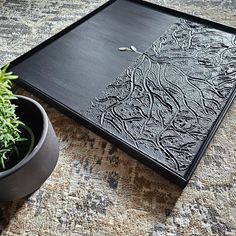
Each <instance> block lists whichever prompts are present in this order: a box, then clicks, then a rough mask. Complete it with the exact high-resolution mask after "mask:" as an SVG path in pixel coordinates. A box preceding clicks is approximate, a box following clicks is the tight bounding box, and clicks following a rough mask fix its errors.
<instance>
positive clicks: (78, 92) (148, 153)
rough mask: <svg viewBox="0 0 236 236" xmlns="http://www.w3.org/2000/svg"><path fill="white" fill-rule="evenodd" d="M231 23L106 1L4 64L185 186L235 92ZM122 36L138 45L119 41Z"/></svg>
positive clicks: (125, 1) (60, 105)
mask: <svg viewBox="0 0 236 236" xmlns="http://www.w3.org/2000/svg"><path fill="white" fill-rule="evenodd" d="M202 24H203V25H202ZM235 32H236V31H235V29H232V28H230V27H226V26H222V25H219V24H216V23H213V22H210V21H206V20H202V19H199V18H197V17H193V16H189V15H187V14H183V13H179V12H176V11H173V10H169V9H166V8H163V7H159V6H156V5H153V4H150V3H146V2H141V1H132V0H131V1H129V0H117V1H110V2H109V3H107V4H105V5H103V6H102V7H100V8H99V9H97V10H96V11H95V12H93V13H91V14H89V15H88V16H86V17H85V18H83V19H82V20H79V21H78V22H76V23H75V24H73V25H72V26H70V27H68V28H67V29H65V30H64V31H62V32H60V33H59V34H57V35H55V36H54V37H52V38H51V39H49V40H47V41H46V42H45V43H43V44H41V45H39V46H38V47H37V48H35V49H33V50H31V51H30V52H29V53H26V54H25V55H23V56H22V57H20V58H18V59H16V60H15V61H14V62H12V64H11V66H12V68H11V69H12V70H13V71H14V72H15V73H16V74H18V75H19V76H20V77H21V80H20V82H21V83H22V84H23V85H25V86H27V87H28V88H30V89H31V90H32V91H34V92H37V94H38V95H41V97H43V98H44V99H46V100H47V101H48V102H50V103H53V104H54V105H56V106H57V107H58V108H59V109H61V110H62V111H64V112H65V113H66V114H68V115H71V116H72V117H74V118H75V119H77V120H79V121H80V122H82V123H83V124H85V125H86V126H87V127H89V128H91V129H92V130H94V131H95V132H97V133H98V134H100V135H102V136H104V137H105V138H107V139H108V140H110V141H112V142H114V143H116V144H117V145H118V146H119V147H121V148H123V149H124V150H125V151H127V152H129V153H130V154H132V155H133V156H134V157H136V158H137V159H138V160H140V161H142V162H144V163H145V164H147V165H149V166H150V167H151V168H153V169H155V170H157V171H158V172H159V173H161V174H163V175H165V176H166V177H168V178H169V179H170V180H172V181H173V182H175V183H177V184H179V185H180V186H185V185H186V184H187V182H188V180H189V179H190V177H191V175H192V173H193V171H194V170H195V168H196V166H197V164H198V162H199V160H200V158H201V156H202V155H203V153H204V151H205V149H206V147H207V145H208V143H209V142H210V139H211V138H212V136H213V134H214V132H215V131H216V129H217V127H218V125H219V123H220V121H221V120H222V118H223V115H224V113H225V112H226V110H227V109H228V107H229V105H230V103H231V102H232V100H233V97H234V95H235V83H236V59H235V53H236V49H235V48H236V42H235ZM130 45H134V46H135V47H136V48H137V50H138V52H134V51H136V50H135V49H134V48H133V51H132V50H131V51H128V52H120V51H119V50H118V48H120V47H123V46H128V47H129V46H130Z"/></svg>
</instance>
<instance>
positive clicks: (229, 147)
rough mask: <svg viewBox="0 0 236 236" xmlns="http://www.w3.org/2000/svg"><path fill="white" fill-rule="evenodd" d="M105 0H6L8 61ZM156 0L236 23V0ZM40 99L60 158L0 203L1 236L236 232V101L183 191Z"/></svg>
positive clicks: (3, 20)
mask: <svg viewBox="0 0 236 236" xmlns="http://www.w3.org/2000/svg"><path fill="white" fill-rule="evenodd" d="M103 2H105V1H103V0H95V1H92V0H86V1H79V0H77V1H76V0H60V1H59V0H41V1H36V0H21V1H17V0H0V9H1V13H0V65H1V66H2V65H4V64H6V63H7V62H10V61H11V60H13V59H14V58H16V57H17V56H19V55H21V54H23V53H25V52H26V51H27V50H29V49H31V48H32V47H34V46H36V45H37V44H38V43H40V42H42V41H44V40H45V39H46V38H48V37H50V36H51V35H53V34H55V33H56V32H58V31H60V30H61V29H63V28H64V27H65V26H67V25H69V24H71V23H72V22H74V21H76V20H77V19H79V18H81V17H82V16H83V15H85V14H87V13H88V12H90V11H91V10H93V9H95V8H96V7H98V6H99V5H101V4H102V3H103ZM151 2H155V3H158V4H160V5H163V6H167V7H172V8H175V9H178V10H181V11H185V12H188V13H191V14H196V15H200V16H202V17H205V18H208V19H212V20H215V21H218V22H221V23H225V24H228V25H231V26H234V27H236V15H235V11H236V2H235V0H228V1H226V0H225V1H220V0H207V1H204V0H198V1H194V0H179V1H177V0H152V1H151ZM21 92H22V93H23V94H27V95H28V96H33V95H32V94H29V93H27V92H26V91H21ZM36 99H37V98H36ZM40 102H41V103H42V104H43V106H44V107H45V109H46V111H47V113H48V115H49V117H50V119H51V121H52V123H53V125H54V127H55V130H56V133H57V135H58V138H59V141H60V157H59V163H58V165H57V167H56V169H55V171H54V173H53V175H52V176H51V177H50V178H49V179H48V181H46V183H45V184H44V185H43V186H42V187H41V188H40V189H39V190H38V191H36V192H35V193H34V194H33V195H31V196H30V197H29V198H28V199H22V200H20V201H18V202H14V203H8V204H0V234H1V235H157V236H159V235H170V236H171V235H232V236H233V235H236V171H235V167H236V149H235V144H236V123H235V120H236V103H235V102H234V103H233V105H232V106H231V108H230V110H229V112H228V113H227V115H226V117H225V119H224V121H223V123H222V125H221V127H220V128H219V130H218V132H217V134H216V135H215V137H214V139H213V140H212V142H211V144H210V146H209V147H208V149H207V151H206V153H205V155H204V156H203V159H202V161H201V163H200V165H199V166H198V168H197V170H196V171H195V174H194V175H193V177H192V179H191V181H190V183H189V184H188V186H187V187H186V188H185V189H184V190H183V191H181V189H179V188H178V187H177V186H175V185H173V184H171V183H170V182H169V181H167V180H165V179H164V178H163V177H161V176H159V175H158V174H157V173H155V172H153V171H152V170H150V169H149V168H147V167H145V166H144V165H142V164H140V163H139V162H137V161H135V160H134V159H133V158H132V157H130V156H128V155H127V154H125V153H124V152H123V151H121V150H119V149H117V148H116V147H115V146H113V145H111V144H110V143H109V142H107V141H105V140H103V139H102V138H100V137H98V136H97V135H95V134H93V133H92V132H91V131H89V130H87V129H85V128H84V127H83V126H81V125H79V124H78V123H76V122H75V121H73V120H71V119H69V118H68V117H66V116H65V115H63V114H61V113H60V112H58V111H56V110H55V109H54V108H52V107H50V106H49V105H47V104H46V103H44V102H42V101H40Z"/></svg>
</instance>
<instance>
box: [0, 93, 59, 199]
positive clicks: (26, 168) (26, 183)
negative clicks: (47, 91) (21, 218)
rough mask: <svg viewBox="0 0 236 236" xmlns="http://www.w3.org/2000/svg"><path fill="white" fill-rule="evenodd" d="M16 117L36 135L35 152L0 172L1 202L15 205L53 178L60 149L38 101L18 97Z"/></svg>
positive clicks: (15, 102)
mask: <svg viewBox="0 0 236 236" xmlns="http://www.w3.org/2000/svg"><path fill="white" fill-rule="evenodd" d="M14 104H16V105H17V108H16V114H17V116H19V118H20V120H21V121H22V122H24V123H25V124H26V125H27V126H28V127H30V129H31V130H32V132H33V133H34V135H35V147H34V149H33V150H32V152H31V153H30V154H29V155H28V156H26V157H25V158H24V159H22V160H21V161H20V162H19V163H18V164H17V165H15V166H14V167H12V168H11V169H8V170H6V171H3V172H0V201H14V200H17V199H20V198H22V197H25V196H27V195H29V194H31V193H32V192H34V191H35V190H37V189H38V188H39V187H40V186H41V185H42V184H43V183H44V182H45V181H46V179H47V178H48V177H49V176H50V175H51V173H52V171H53V169H54V168H55V166H56V163H57V160H58V156H59V145H58V141H57V137H56V134H55V132H54V130H53V127H52V125H51V122H50V121H49V119H48V117H47V114H46V112H45V111H44V109H43V108H42V106H41V105H40V104H39V103H37V102H36V101H34V100H32V99H30V98H27V97H24V96H18V99H17V100H15V101H14Z"/></svg>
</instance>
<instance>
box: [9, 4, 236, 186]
mask: <svg viewBox="0 0 236 236" xmlns="http://www.w3.org/2000/svg"><path fill="white" fill-rule="evenodd" d="M180 17H181V18H185V19H190V20H193V21H197V22H199V23H205V24H207V25H210V26H211V27H215V28H218V29H221V30H224V31H227V32H231V33H234V34H235V32H236V31H235V30H234V29H232V28H230V27H226V26H222V25H220V24H216V23H213V22H210V21H206V20H202V19H200V18H197V17H192V16H189V15H187V14H184V13H179V12H177V11H174V10H170V9H166V8H164V7H159V6H156V5H154V4H150V3H146V2H142V1H138V0H136V1H135V0H117V1H110V2H109V3H107V4H105V5H104V6H102V7H101V8H99V9H97V10H96V11H95V12H93V13H91V14H89V15H88V16H86V17H85V18H83V19H82V20H80V21H78V22H76V23H75V24H73V25H72V26H70V27H68V28H67V29H65V30H64V31H62V32H61V33H59V34H57V35H55V36H54V37H53V38H51V39H49V40H47V41H46V42H45V43H43V44H41V45H39V46H38V47H37V48H35V49H33V50H31V51H30V52H29V53H27V54H25V55H24V56H22V57H20V58H18V59H16V60H15V61H14V62H13V63H12V70H13V71H14V73H16V74H18V75H20V77H21V83H22V84H23V85H25V86H27V87H28V88H30V89H31V90H32V91H34V92H36V93H37V94H38V95H40V96H41V97H43V98H45V99H46V100H47V101H48V102H50V103H52V104H54V105H56V106H57V107H58V108H59V109H60V110H62V111H63V112H65V113H66V114H68V115H70V116H72V117H74V118H75V119H77V120H79V121H80V122H82V123H83V124H85V125H86V126H87V127H89V128H91V129H92V130H94V131H95V132H97V133H98V134H100V135H102V136H104V137H105V138H107V139H108V140H109V141H112V142H114V143H116V144H117V145H118V146H119V147H121V148H123V149H124V150H125V151H127V152H128V153H130V154H132V155H134V156H135V157H136V158H137V159H139V160H140V161H143V162H144V163H145V164H147V165H149V166H150V167H151V168H153V169H155V170H157V171H158V172H159V173H161V174H163V175H165V176H166V177H168V178H169V179H171V180H172V181H173V182H175V183H177V184H179V185H180V186H185V185H186V184H187V182H188V180H189V178H190V177H191V175H192V173H193V171H194V169H195V168H196V165H197V163H198V162H199V160H200V158H201V156H202V154H203V152H204V150H205V149H206V147H207V144H208V143H209V141H210V139H211V137H212V135H213V134H214V132H215V130H216V128H217V126H218V125H219V123H220V121H221V119H222V118H223V115H224V113H225V111H226V110H227V108H228V106H229V105H230V103H231V101H232V100H233V97H234V95H235V92H233V93H232V94H231V96H230V98H229V99H228V100H227V103H226V105H225V106H224V108H222V112H221V114H220V116H219V117H218V119H217V121H216V122H215V124H214V126H213V127H212V129H211V131H210V132H209V133H208V135H207V138H206V139H205V142H204V144H203V145H202V146H201V148H200V149H199V152H198V154H197V155H196V157H195V158H194V160H193V161H192V165H191V166H190V167H189V169H188V174H187V175H185V176H184V177H183V176H181V175H178V174H176V172H174V171H172V170H171V169H169V168H167V167H166V166H165V165H162V164H161V163H158V162H156V161H153V159H152V158H150V156H149V155H148V154H144V153H143V152H140V150H138V149H136V148H133V147H132V145H130V144H129V143H128V142H127V140H126V139H122V138H120V137H118V136H117V135H114V134H113V133H110V132H109V131H108V130H107V129H106V128H105V127H101V126H100V125H99V124H98V123H96V121H93V120H91V119H89V117H86V116H84V111H85V110H86V109H87V107H89V105H90V102H91V100H92V99H93V98H94V97H96V96H98V95H99V94H100V93H101V91H102V90H104V89H105V87H106V86H107V85H108V84H111V83H112V82H113V81H114V80H115V78H116V77H118V75H120V74H121V73H122V71H124V70H125V69H126V68H127V66H129V65H130V64H132V63H133V62H134V61H136V59H137V58H138V55H137V54H134V53H133V54H132V53H124V52H119V51H118V48H119V47H122V46H130V45H135V46H136V47H137V48H138V50H139V51H142V52H143V51H145V50H146V49H147V48H149V47H150V45H151V44H152V43H153V42H154V41H155V40H157V39H158V38H159V37H160V36H161V35H162V34H163V33H164V32H165V31H166V30H167V29H168V28H169V27H170V26H171V25H172V24H173V23H175V22H177V21H178V20H179V18H180Z"/></svg>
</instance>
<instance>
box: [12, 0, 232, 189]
mask: <svg viewBox="0 0 236 236" xmlns="http://www.w3.org/2000/svg"><path fill="white" fill-rule="evenodd" d="M117 1H128V2H133V3H136V4H139V5H141V6H143V7H148V8H151V9H154V10H157V11H159V12H162V13H165V14H169V15H173V16H176V17H180V18H184V19H188V20H191V21H194V22H197V23H201V24H206V25H208V26H211V27H213V28H216V29H219V30H221V31H224V32H228V33H232V34H236V29H235V28H233V27H230V26H227V25H223V24H220V23H217V22H214V21H211V20H208V19H203V18H200V17H198V16H193V15H191V14H187V13H184V12H180V11H177V10H174V9H170V8H167V7H164V6H160V5H157V4H154V3H150V2H146V1H142V0H110V1H108V2H106V3H104V4H103V5H101V6H100V7H98V8H97V9H95V10H94V11H92V12H90V13H89V14H87V15H85V16H84V17H82V18H81V19H79V20H77V21H76V22H74V23H72V24H71V25H69V26H67V27H66V28H65V29H63V30H62V31H60V32H58V33H57V34H55V35H53V36H52V37H50V38H48V39H47V40H45V41H44V42H42V43H40V44H39V45H37V46H36V47H34V48H32V49H31V50H29V51H28V52H26V53H25V54H23V55H21V56H19V57H18V58H16V59H15V60H13V61H12V62H11V63H10V67H9V69H11V68H13V67H14V66H16V65H17V64H20V63H21V62H22V61H24V60H25V59H27V58H29V57H30V56H32V55H33V54H35V53H36V52H38V51H40V50H41V49H43V48H45V47H47V46H48V45H49V44H51V43H53V42H54V41H56V40H57V39H59V38H60V37H62V36H63V35H65V34H66V33H68V32H70V31H71V30H72V29H74V28H76V27H77V26H79V25H80V24H82V23H83V22H85V21H87V20H88V19H90V18H91V17H93V16H94V15H96V14H98V13H99V12H100V11H102V10H103V9H105V8H107V7H109V6H110V5H111V4H113V3H114V2H117ZM18 83H19V84H20V85H21V86H23V87H25V88H27V89H29V91H30V92H33V93H35V94H36V95H37V96H38V97H40V98H42V99H43V100H45V101H46V102H47V103H49V104H51V105H53V106H54V107H56V108H57V109H58V110H60V111H61V112H63V113H64V114H66V115H68V116H70V117H71V118H73V119H75V120H76V121H79V123H81V124H82V125H84V126H85V127H87V128H88V129H90V130H92V131H93V132H95V133H97V134H98V135H100V136H102V137H103V138H105V139H107V140H108V141H111V142H112V143H114V144H116V145H117V146H118V147H119V148H121V149H122V150H124V151H125V152H126V153H128V154H130V155H132V156H133V157H134V158H135V159H137V160H139V161H141V162H143V163H144V164H146V165H148V166H149V167H150V168H152V169H154V170H156V171H157V172H158V173H160V174H162V175H164V176H165V177H167V178H168V179H170V180H171V181H172V182H174V183H176V184H178V185H179V186H180V187H185V186H186V185H187V183H188V181H189V180H190V178H191V176H192V175H193V173H194V171H195V169H196V167H197V166H198V164H199V162H200V160H201V158H202V157H203V154H204V152H205V151H206V149H207V147H208V145H209V143H210V142H211V140H212V138H213V136H214V134H215V133H216V131H217V129H218V128H219V126H220V124H221V122H222V120H223V118H224V116H225V114H226V113H227V111H228V109H229V107H230V105H231V104H232V102H233V100H234V98H235V96H236V88H234V90H233V91H232V93H231V95H230V97H229V99H228V100H227V102H226V104H225V106H224V107H223V109H222V110H221V112H220V114H219V116H218V117H217V119H216V121H215V123H214V124H213V126H212V129H211V131H210V132H209V133H208V134H207V136H206V139H205V141H204V142H203V143H202V145H201V148H200V149H199V151H198V153H197V154H196V155H195V157H194V159H193V161H192V163H191V165H190V166H189V169H188V171H187V172H186V174H185V176H184V177H182V176H180V175H178V174H177V173H176V172H174V171H172V170H171V169H170V168H169V167H167V166H165V165H163V164H162V163H160V162H158V161H157V160H154V159H152V158H151V157H150V156H148V155H146V154H145V153H143V152H141V151H140V150H138V149H136V148H134V147H131V146H130V145H129V144H128V143H125V142H124V141H122V140H121V139H120V138H118V137H117V136H114V135H113V134H112V133H110V132H109V131H108V130H106V129H104V128H103V127H100V126H97V125H96V124H95V123H93V122H92V121H91V120H89V119H87V118H86V117H85V116H83V115H82V114H79V113H78V112H76V111H75V110H72V109H71V108H69V107H68V106H66V105H64V104H62V103H61V102H59V101H57V100H56V99H54V98H53V97H51V96H50V95H49V94H46V93H44V92H43V91H41V90H39V89H38V88H37V87H35V86H33V85H31V84H30V83H28V82H27V81H24V80H23V79H19V80H18Z"/></svg>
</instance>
